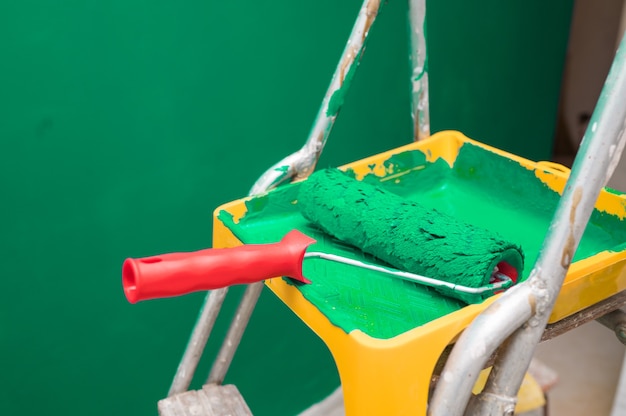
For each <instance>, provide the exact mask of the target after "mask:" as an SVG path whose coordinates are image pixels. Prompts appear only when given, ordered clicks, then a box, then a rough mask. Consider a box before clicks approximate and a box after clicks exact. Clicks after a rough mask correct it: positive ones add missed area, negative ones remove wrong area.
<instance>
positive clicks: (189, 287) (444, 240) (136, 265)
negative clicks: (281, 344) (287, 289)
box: [122, 169, 523, 303]
mask: <svg viewBox="0 0 626 416" xmlns="http://www.w3.org/2000/svg"><path fill="white" fill-rule="evenodd" d="M298 206H299V207H300V209H301V212H302V215H303V216H304V217H305V218H307V219H308V220H309V221H311V222H312V223H313V224H314V225H316V226H317V227H319V228H320V229H322V230H323V231H324V232H325V233H327V234H329V235H331V236H333V237H335V238H337V239H339V240H341V241H343V242H345V243H347V244H350V245H353V246H355V247H357V248H359V249H361V250H362V251H364V252H366V253H369V254H371V255H373V256H374V257H376V258H378V259H380V260H381V261H383V262H385V263H387V265H381V264H373V263H368V262H363V261H359V260H354V259H350V258H345V257H342V256H337V255H333V254H330V253H321V252H307V251H306V250H307V248H308V247H309V245H311V244H313V243H314V242H315V240H314V239H312V238H310V237H308V236H306V235H304V234H302V233H301V232H299V231H297V230H293V231H291V232H289V233H288V234H287V235H286V236H285V237H284V238H283V239H282V240H281V241H280V242H278V243H273V244H250V245H244V246H240V247H235V248H227V249H205V250H200V251H196V252H191V253H171V254H164V255H160V256H152V257H145V258H140V259H132V258H129V259H126V261H125V262H124V264H123V266H122V284H123V287H124V293H125V295H126V298H127V299H128V301H129V302H131V303H136V302H138V301H141V300H147V299H156V298H163V297H171V296H179V295H183V294H187V293H191V292H195V291H206V290H212V289H217V288H221V287H226V286H231V285H236V284H249V283H253V282H256V281H262V280H265V279H268V278H272V277H276V276H286V277H290V278H292V279H294V280H295V281H297V282H301V283H310V281H309V280H308V279H307V278H306V277H304V276H303V274H302V263H303V260H304V259H305V258H311V257H317V258H322V259H325V260H328V261H335V262H340V263H345V264H348V265H352V266H356V267H361V268H365V269H369V270H374V271H377V272H380V273H385V274H389V275H393V276H395V277H398V278H401V279H405V280H409V281H413V282H415V283H417V284H420V285H424V286H429V287H433V288H435V289H436V290H438V291H440V292H442V293H443V294H445V295H447V296H452V297H455V298H457V299H460V300H463V301H465V302H467V303H474V302H479V301H481V300H482V299H484V298H486V297H489V296H491V295H493V294H494V293H495V292H496V291H498V290H503V289H505V288H507V287H509V286H510V285H511V284H513V283H514V281H515V280H516V279H517V276H518V274H519V273H520V272H521V271H522V267H523V254H522V252H521V249H520V248H519V247H518V246H515V245H514V244H511V243H508V242H506V241H504V240H503V239H501V238H500V237H499V236H497V235H495V234H493V233H491V232H489V231H487V230H484V229H480V228H478V227H475V226H472V225H470V224H465V223H461V222H459V221H458V220H456V219H454V218H453V217H451V216H448V215H444V214H443V213H440V212H437V211H435V210H432V209H427V208H425V207H422V206H421V205H420V204H418V203H417V202H414V201H408V200H406V199H405V198H403V197H400V196H398V195H395V194H393V193H391V192H389V191H386V190H384V189H382V188H381V187H378V186H374V185H371V184H367V183H364V182H360V181H357V180H355V179H353V178H351V177H350V176H348V175H346V174H345V173H343V172H341V171H339V170H337V169H326V170H322V171H320V172H317V173H315V174H313V175H312V176H311V177H309V179H307V180H306V181H305V182H304V183H303V184H302V185H301V189H300V193H299V197H298ZM389 266H391V267H389Z"/></svg>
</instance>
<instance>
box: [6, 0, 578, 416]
mask: <svg viewBox="0 0 626 416" xmlns="http://www.w3.org/2000/svg"><path fill="white" fill-rule="evenodd" d="M431 3H432V4H430V3H429V13H431V15H429V36H430V40H429V42H431V44H432V45H433V48H432V49H433V50H432V51H431V59H430V64H431V71H437V73H438V76H436V75H435V74H434V73H433V74H432V75H431V76H432V83H431V94H432V111H433V117H432V119H433V128H434V130H439V129H443V128H458V129H466V130H467V132H468V134H469V135H470V136H472V137H474V138H476V139H482V138H483V137H484V138H486V140H485V141H488V142H490V143H493V144H496V145H498V146H500V147H505V148H508V147H510V148H511V149H517V150H519V152H518V153H523V154H528V155H529V156H531V157H533V155H537V157H539V156H540V157H542V158H543V157H545V156H549V151H550V148H551V140H552V131H553V129H554V118H555V114H556V102H557V99H558V82H559V79H560V72H561V67H562V60H563V55H564V47H565V41H566V26H567V21H568V19H569V12H570V8H571V5H570V4H569V2H568V3H567V5H566V6H563V7H559V6H557V5H556V3H555V5H551V6H545V7H547V8H549V9H551V10H546V11H545V14H544V9H539V5H540V4H541V3H542V2H540V1H538V0H537V1H533V2H530V3H531V4H529V2H513V3H515V6H514V5H509V6H506V7H505V6H501V5H499V3H498V2H491V3H492V4H491V6H484V7H485V10H483V6H481V9H480V10H476V9H472V8H469V7H468V6H466V5H464V4H463V2H461V1H460V0H455V1H450V2H448V3H449V4H451V5H452V4H453V5H454V7H450V6H445V4H444V3H445V2H431ZM522 5H523V6H522ZM359 7H360V2H359V1H357V0H350V1H343V2H336V1H332V0H320V1H317V2H294V1H286V0H282V1H275V2H271V3H263V2H250V1H229V2H213V1H207V0H205V1H189V2H183V3H180V2H178V3H177V2H169V1H133V2H128V1H119V0H111V1H106V2H104V1H103V2H95V1H85V0H83V1H79V0H66V1H63V2H51V1H42V0H22V1H19V2H2V3H0V195H1V196H0V198H1V202H2V203H1V204H0V253H1V254H0V256H1V258H2V262H1V263H0V264H1V266H0V276H1V278H2V282H3V291H2V302H1V303H0V360H1V361H0V362H1V364H2V365H1V367H0V368H1V369H2V371H1V373H0V403H1V404H2V407H3V410H5V411H7V412H8V413H7V414H18V413H19V414H24V415H35V414H63V415H84V414H89V415H110V414H120V415H134V416H135V415H149V414H155V412H156V401H157V400H158V399H160V398H163V397H164V395H165V394H166V392H167V389H168V387H169V383H170V381H171V378H172V376H173V375H174V372H175V369H176V366H177V364H178V361H179V358H180V355H181V353H182V351H183V349H184V346H185V343H186V341H187V339H188V336H189V333H190V331H191V328H192V326H193V323H194V321H195V318H196V314H197V312H198V310H199V306H200V303H201V301H202V299H203V295H202V294H194V295H189V296H186V297H183V298H177V299H168V300H159V301H151V302H145V303H140V304H137V305H129V304H128V303H127V302H126V301H125V299H124V296H123V294H122V290H121V283H120V267H121V263H122V261H123V259H124V258H125V257H128V256H145V255H150V254H156V253H162V252H169V251H185V250H195V249H199V248H203V247H207V246H209V245H210V241H211V231H212V226H211V213H212V211H213V209H214V208H215V207H217V206H218V205H220V204H222V203H224V202H227V201H230V200H232V199H236V198H239V197H241V196H244V195H245V194H246V193H247V192H248V190H249V188H250V186H251V185H252V183H253V182H254V180H255V179H256V178H257V177H258V175H260V174H261V173H262V172H263V171H264V170H265V169H266V168H267V167H268V166H270V165H271V164H273V163H274V162H276V161H278V160H279V159H280V158H282V157H283V156H285V155H287V154H289V153H291V152H293V151H295V150H297V149H298V148H299V147H300V146H301V144H302V142H303V141H304V139H305V137H306V135H307V133H308V129H309V128H310V126H311V123H312V120H313V117H314V115H315V113H316V111H317V107H318V105H319V103H320V101H321V98H322V96H323V94H324V91H325V89H326V86H327V85H328V82H329V80H330V76H331V74H332V71H333V70H334V66H335V63H336V60H337V58H338V57H339V55H340V53H341V51H342V49H343V46H344V42H345V39H346V38H347V35H348V33H349V31H350V27H351V24H352V21H353V19H354V17H355V15H356V13H357V11H358V9H359ZM533 7H534V8H533ZM405 14H406V4H405V2H399V1H391V2H390V3H389V4H388V5H386V7H385V9H384V10H383V12H382V14H381V16H380V20H379V21H378V22H377V24H376V25H375V26H374V28H373V29H372V32H371V35H372V40H371V42H370V43H369V44H368V50H367V52H366V54H365V56H364V58H363V62H362V67H361V69H360V70H359V72H358V74H357V76H356V79H355V83H354V89H353V90H352V91H351V92H350V94H349V95H348V98H347V100H346V104H345V109H344V111H343V112H342V114H341V116H340V117H339V119H338V121H337V124H336V127H335V130H334V132H333V134H332V136H331V139H330V140H329V143H328V146H327V148H326V152H325V154H324V155H323V157H322V160H321V161H320V166H322V167H323V166H336V165H338V164H342V163H346V162H349V161H351V160H355V159H358V158H361V157H364V156H367V155H371V154H374V153H377V152H380V151H383V150H387V149H389V148H392V147H396V146H398V145H401V144H404V143H407V142H408V141H409V137H410V119H409V116H408V106H409V101H408V100H409V96H408V81H407V67H406V65H407V62H406V61H407V59H406V57H407V52H406V51H407V45H406V39H405V35H406V27H405ZM478 15H480V18H479V20H478V21H474V20H472V19H471V18H470V17H471V16H475V17H476V16H478ZM501 16H503V17H501ZM529 18H533V19H538V20H541V21H542V22H544V23H547V22H550V24H545V25H543V26H540V27H539V28H538V29H535V32H534V33H533V34H532V35H531V34H529V33H528V32H529V30H530V29H528V27H529V26H528V25H529ZM505 20H506V21H505ZM530 20H532V19H530ZM478 28H480V30H477V29H478ZM530 31H531V32H532V30H530ZM466 43H471V48H470V47H468V45H467V44H466ZM435 45H436V48H437V50H436V51H435V48H434V47H435ZM522 47H523V49H524V51H525V52H524V53H523V54H522V55H521V56H520V54H519V53H518V52H519V49H520V48H522ZM473 48H475V50H476V51H477V56H474V55H473V54H471V50H473ZM512 49H514V50H512ZM533 51H536V53H537V54H539V55H537V56H535V55H534V53H535V52H533ZM458 54H461V56H457V55H458ZM529 61H533V62H534V63H533V62H529ZM539 61H541V64H539V63H537V62H539ZM494 63H495V64H497V68H498V69H497V68H492V65H493V64H494ZM520 65H521V66H520ZM507 71H510V73H508V72H507ZM494 74H496V75H498V76H494ZM491 81H493V82H496V83H497V86H492V87H485V85H487V84H489V83H490V82H491ZM539 81H540V82H539ZM513 83H516V84H515V86H511V85H510V84H513ZM518 84H519V85H518ZM503 85H505V86H507V88H508V89H504V90H502V86H503ZM521 110H524V111H525V112H522V113H520V111H521ZM494 113H495V114H496V116H495V117H493V116H492V114H494ZM529 115H531V116H532V117H533V119H532V120H531V121H532V123H530V122H529V120H526V117H528V116H529ZM535 116H536V117H535ZM520 140H521V141H522V142H521V143H526V142H524V140H527V141H528V143H531V144H530V145H528V146H526V147H525V146H524V145H520ZM520 146H521V147H520ZM544 155H545V156H544ZM240 294H241V288H236V289H233V290H232V295H231V296H229V298H228V300H227V304H226V306H225V308H224V310H223V312H222V315H221V316H220V318H222V319H220V321H219V324H218V326H217V328H216V330H215V332H214V337H213V338H212V341H213V342H211V341H209V343H210V344H211V348H210V350H209V352H208V354H206V357H205V358H204V359H203V361H202V363H201V368H200V370H199V376H198V377H197V378H196V380H195V381H194V387H199V386H200V385H201V383H202V379H203V377H204V376H205V375H206V374H207V372H208V368H209V365H210V361H211V357H212V355H214V354H215V350H216V349H217V342H215V341H217V340H219V339H220V338H221V337H222V336H223V334H224V332H225V327H226V325H227V321H228V319H227V318H229V316H230V315H231V314H232V311H233V309H234V305H235V304H236V301H237V298H238V296H239V295H240ZM227 382H234V383H236V384H237V385H238V386H239V388H240V389H241V391H242V392H243V394H244V396H245V397H246V400H247V401H248V402H249V404H250V406H251V407H252V409H253V411H254V412H255V414H258V415H277V414H293V413H295V412H297V411H298V410H300V409H301V408H303V407H304V406H305V405H307V404H309V403H311V402H313V401H314V400H318V399H320V398H321V397H323V396H324V395H325V394H327V393H329V392H330V391H331V390H332V389H333V388H334V387H335V386H336V385H337V383H338V379H337V375H336V370H335V367H334V364H333V362H332V359H331V357H330V356H329V354H328V352H327V350H326V349H325V347H324V346H323V344H322V343H321V342H320V341H319V340H318V339H317V338H316V337H315V336H314V335H313V334H311V333H310V332H309V331H308V329H307V328H305V327H304V325H302V324H301V323H300V322H299V321H298V320H297V319H296V318H294V317H293V315H292V314H290V313H289V312H288V311H287V310H286V308H285V307H284V306H283V305H282V304H280V303H279V302H278V301H277V300H276V299H275V298H274V297H273V296H272V295H270V294H268V293H264V294H263V296H262V298H261V302H260V304H259V307H258V308H257V310H256V311H255V315H254V316H253V319H252V323H251V327H250V328H249V330H248V332H247V333H246V335H245V337H244V340H243V343H242V346H241V348H240V350H239V351H238V354H237V356H236V357H235V362H234V364H233V367H232V369H231V371H230V373H229V375H228V377H227ZM268 396H270V397H273V399H272V400H268V399H267V397H268Z"/></svg>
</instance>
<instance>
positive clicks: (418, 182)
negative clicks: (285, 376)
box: [213, 131, 626, 414]
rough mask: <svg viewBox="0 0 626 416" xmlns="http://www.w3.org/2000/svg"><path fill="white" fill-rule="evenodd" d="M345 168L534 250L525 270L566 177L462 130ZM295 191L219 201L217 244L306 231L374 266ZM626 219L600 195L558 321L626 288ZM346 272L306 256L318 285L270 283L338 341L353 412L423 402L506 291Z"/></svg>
mask: <svg viewBox="0 0 626 416" xmlns="http://www.w3.org/2000/svg"><path fill="white" fill-rule="evenodd" d="M342 168H343V169H351V170H353V171H354V172H355V174H356V176H357V178H359V179H363V178H365V177H367V180H376V181H379V182H380V183H381V186H384V187H386V188H387V189H389V190H391V191H393V192H395V193H398V194H400V195H403V196H405V197H407V198H410V199H411V198H413V199H415V200H419V201H420V203H422V204H423V205H426V206H430V207H433V208H436V209H437V210H440V211H443V212H445V213H448V214H450V215H453V216H456V217H458V218H459V219H461V220H463V221H465V222H469V223H473V224H475V225H478V226H481V227H484V228H487V229H490V230H494V231H496V232H498V233H500V234H502V236H503V237H505V238H506V239H507V240H509V241H512V242H515V243H518V244H520V245H521V246H522V249H523V250H524V252H525V254H526V267H525V271H524V275H523V276H524V277H527V275H528V273H529V272H530V270H531V269H532V266H533V264H534V262H535V260H536V258H537V256H538V253H539V251H540V249H541V244H542V243H543V239H544V238H545V235H546V233H547V230H548V226H549V224H550V221H551V220H552V216H553V215H554V210H555V208H556V205H557V203H558V199H559V192H561V191H562V189H563V188H564V186H565V183H566V180H567V176H568V172H567V170H566V169H561V168H560V167H558V166H555V165H553V164H550V163H542V162H532V161H529V160H526V159H523V158H521V157H518V156H515V155H512V154H509V153H506V152H503V151H501V150H498V149H495V148H493V147H490V146H487V145H484V144H482V143H479V142H477V141H474V140H471V139H468V138H467V137H465V136H463V135H462V134H461V133H458V132H453V131H446V132H441V133H438V134H435V135H433V136H432V137H431V138H429V139H427V140H425V141H421V142H417V143H412V144H409V145H407V146H403V147H400V148H397V149H393V150H391V151H389V152H385V153H381V154H378V155H375V156H372V157H369V158H367V159H363V160H360V161H357V162H354V163H351V164H348V165H346V166H344V167H342ZM298 187H299V184H298V183H295V184H291V185H287V186H284V187H281V188H279V189H276V190H274V191H271V192H269V193H268V194H266V195H262V196H258V197H254V198H246V199H241V200H237V201H234V202H231V203H228V204H225V205H223V206H221V207H219V208H217V209H216V211H215V223H214V241H213V246H214V247H216V248H221V247H233V246H236V245H240V244H242V243H246V244H249V243H267V242H274V241H278V240H280V238H281V237H282V236H283V235H284V234H286V233H287V232H288V231H290V230H291V229H293V228H297V229H299V230H300V231H302V232H304V233H305V234H308V235H311V236H312V237H313V238H315V239H317V240H318V243H317V244H318V245H319V247H317V248H316V249H315V250H316V251H324V252H332V253H337V254H341V255H344V256H348V257H354V258H356V259H364V260H370V261H371V259H367V258H366V257H365V256H364V255H363V254H362V253H360V252H359V251H358V250H355V249H353V248H350V247H346V246H344V245H341V244H339V243H338V242H336V241H334V240H332V239H330V238H328V237H326V236H324V235H320V233H319V231H317V230H315V229H314V228H313V227H311V226H310V225H308V224H307V222H306V220H304V218H303V217H302V216H301V215H300V214H299V211H298V207H297V191H298ZM624 216H626V207H625V199H624V198H623V197H622V196H621V195H618V194H616V193H614V192H610V191H609V190H603V191H602V192H601V195H600V197H599V199H598V201H597V203H596V210H595V211H594V213H593V215H592V217H591V219H590V222H589V224H588V227H587V230H586V232H585V235H584V236H583V239H582V241H581V244H580V246H579V249H578V251H577V254H576V256H575V257H574V261H573V262H572V265H571V267H570V270H569V273H568V275H567V277H566V279H565V283H564V285H563V288H562V290H561V293H560V295H559V298H558V301H557V303H556V305H555V308H554V310H553V313H552V315H551V317H550V322H556V321H558V320H560V319H562V318H564V317H566V316H569V315H571V314H573V313H575V312H577V311H580V310H582V309H584V308H586V307H588V306H590V305H593V304H595V303H597V302H599V301H602V300H604V299H606V298H608V297H610V296H612V295H614V294H616V293H618V292H620V291H622V290H624V289H625V288H626V273H625V271H624V265H625V264H626V263H625V259H626V245H625V244H624V243H625V242H626V226H625V223H624V221H623V219H624ZM555 261H558V259H555ZM340 267H341V266H337V265H333V264H329V263H328V262H322V261H320V262H311V263H306V262H305V270H304V272H305V275H306V276H307V277H309V278H310V279H311V280H313V284H312V285H306V286H295V285H293V284H292V283H291V282H290V281H288V280H286V279H283V278H280V277H278V278H275V279H271V280H268V281H266V285H267V286H268V287H269V288H270V289H271V290H272V291H273V292H274V293H275V294H276V295H277V296H278V297H279V298H280V299H282V301H283V302H284V303H285V304H286V305H287V306H288V307H289V308H291V310H292V311H293V312H294V313H296V314H297V315H298V316H299V317H300V319H302V320H303V321H304V322H305V323H306V324H307V325H308V326H309V327H310V328H311V329H312V330H313V331H315V332H316V333H317V334H318V335H319V336H320V337H321V338H322V339H323V340H324V342H325V343H326V345H327V346H328V347H329V349H330V351H331V352H332V354H333V357H334V358H335V362H336V364H337V368H338V370H339V373H340V376H341V379H342V385H343V389H344V400H345V405H346V412H347V413H351V414H352V413H353V414H366V413H367V414H402V413H403V412H405V411H409V410H410V409H413V411H415V409H420V408H422V409H425V406H426V400H427V396H428V385H429V382H430V377H431V374H432V371H433V369H434V366H435V363H436V362H437V359H438V358H439V356H440V355H441V352H442V351H443V349H444V348H445V347H446V346H447V345H448V344H450V343H451V342H452V341H453V340H454V339H455V338H456V337H457V336H458V334H459V333H460V332H461V331H462V330H463V329H464V328H465V327H466V326H467V325H468V324H469V323H470V322H471V321H472V319H473V318H474V317H475V316H476V315H477V314H478V313H480V312H481V311H482V310H484V308H485V307H486V306H487V305H489V304H490V303H491V302H492V301H493V299H495V297H497V295H496V296H494V297H492V298H490V299H488V300H486V301H485V302H483V303H481V304H476V305H469V306H466V305H464V304H462V303H460V302H458V301H454V300H451V299H446V298H442V297H441V296H433V297H428V296H425V295H420V296H417V295H416V294H415V293H414V292H415V291H412V290H411V286H410V284H408V283H406V282H403V281H400V280H398V279H393V278H391V277H384V276H376V275H368V273H370V272H367V271H361V270H354V268H351V269H350V268H348V267H349V266H344V267H346V269H341V268H340ZM371 273H373V272H371Z"/></svg>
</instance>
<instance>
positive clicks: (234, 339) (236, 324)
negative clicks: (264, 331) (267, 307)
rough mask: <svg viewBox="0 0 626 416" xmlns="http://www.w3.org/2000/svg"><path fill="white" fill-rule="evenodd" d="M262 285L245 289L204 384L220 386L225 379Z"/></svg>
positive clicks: (254, 285)
mask: <svg viewBox="0 0 626 416" xmlns="http://www.w3.org/2000/svg"><path fill="white" fill-rule="evenodd" d="M263 285H264V283H263V282H258V283H253V284H251V285H248V287H246V291H245V292H244V294H243V298H242V299H241V302H240V303H239V307H238V308H237V312H236V313H235V317H234V318H233V321H232V322H231V324H230V328H229V329H228V333H227V334H226V338H224V341H223V342H222V347H221V349H220V351H219V353H218V354H217V358H216V359H215V361H214V362H213V366H212V367H211V372H210V373H209V377H208V379H207V382H206V384H210V383H215V384H222V382H223V381H224V377H226V372H228V368H229V367H230V363H231V362H232V361H233V357H234V356H235V352H236V351H237V347H239V343H240V342H241V338H242V337H243V333H244V331H245V330H246V326H248V322H250V317H251V316H252V311H254V307H255V306H256V303H257V301H258V300H259V296H261V291H262V290H263Z"/></svg>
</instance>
